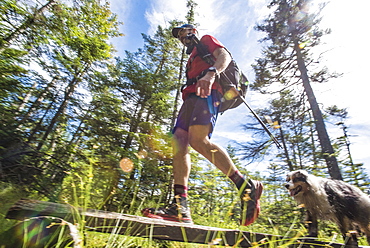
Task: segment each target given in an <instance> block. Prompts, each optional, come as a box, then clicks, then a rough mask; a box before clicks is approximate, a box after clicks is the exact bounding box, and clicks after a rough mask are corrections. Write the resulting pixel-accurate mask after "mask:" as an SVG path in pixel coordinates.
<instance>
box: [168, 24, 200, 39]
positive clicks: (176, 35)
mask: <svg viewBox="0 0 370 248" xmlns="http://www.w3.org/2000/svg"><path fill="white" fill-rule="evenodd" d="M184 28H186V29H194V28H195V27H194V26H193V25H191V24H184V25H182V26H181V27H176V28H173V29H172V35H173V37H175V38H177V37H178V36H179V32H180V30H181V29H184Z"/></svg>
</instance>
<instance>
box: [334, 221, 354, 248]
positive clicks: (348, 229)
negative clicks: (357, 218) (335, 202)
mask: <svg viewBox="0 0 370 248" xmlns="http://www.w3.org/2000/svg"><path fill="white" fill-rule="evenodd" d="M337 221H338V227H339V229H340V231H341V233H342V236H343V239H344V242H345V246H346V247H351V248H352V247H358V243H357V232H356V230H355V228H354V226H353V224H352V223H351V220H350V219H349V218H347V217H345V216H342V215H341V216H337Z"/></svg>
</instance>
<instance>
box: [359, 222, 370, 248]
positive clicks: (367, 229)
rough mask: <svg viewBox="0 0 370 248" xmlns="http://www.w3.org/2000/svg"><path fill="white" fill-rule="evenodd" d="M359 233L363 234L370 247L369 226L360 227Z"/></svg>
mask: <svg viewBox="0 0 370 248" xmlns="http://www.w3.org/2000/svg"><path fill="white" fill-rule="evenodd" d="M361 231H363V232H364V233H365V235H366V240H367V244H368V245H370V225H369V224H364V225H361Z"/></svg>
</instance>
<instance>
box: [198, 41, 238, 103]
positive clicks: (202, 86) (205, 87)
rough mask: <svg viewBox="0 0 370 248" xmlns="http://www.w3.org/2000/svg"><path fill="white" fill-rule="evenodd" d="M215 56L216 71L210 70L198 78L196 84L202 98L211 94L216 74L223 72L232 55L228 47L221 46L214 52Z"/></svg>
mask: <svg viewBox="0 0 370 248" xmlns="http://www.w3.org/2000/svg"><path fill="white" fill-rule="evenodd" d="M213 56H214V57H215V59H216V62H215V64H214V65H213V67H215V68H216V71H217V73H216V72H213V71H209V72H207V74H206V75H205V76H204V77H202V78H201V79H199V80H198V82H197V85H196V94H197V96H200V97H202V98H206V97H207V96H209V95H210V94H211V89H212V85H213V83H214V81H215V78H216V75H217V74H220V73H221V72H223V71H224V70H225V69H226V68H227V66H228V65H229V64H230V62H231V56H230V54H229V53H228V52H227V51H226V49H224V48H222V47H220V48H216V50H214V52H213Z"/></svg>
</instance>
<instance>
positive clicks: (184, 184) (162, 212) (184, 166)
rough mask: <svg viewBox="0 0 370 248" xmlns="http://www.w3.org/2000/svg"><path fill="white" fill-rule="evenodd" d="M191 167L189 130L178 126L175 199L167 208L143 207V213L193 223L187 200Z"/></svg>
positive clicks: (176, 132)
mask: <svg viewBox="0 0 370 248" xmlns="http://www.w3.org/2000/svg"><path fill="white" fill-rule="evenodd" d="M190 169H191V165H190V155H189V141H188V132H187V131H185V130H184V129H182V128H179V127H177V128H176V130H175V132H174V135H173V175H174V193H175V197H174V200H173V202H172V204H171V205H170V206H168V207H166V208H158V209H155V208H146V209H143V210H142V213H143V214H144V216H147V217H150V218H156V219H164V220H170V221H177V222H185V223H193V221H192V219H191V214H190V208H189V207H188V202H187V189H188V180H189V175H190Z"/></svg>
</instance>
